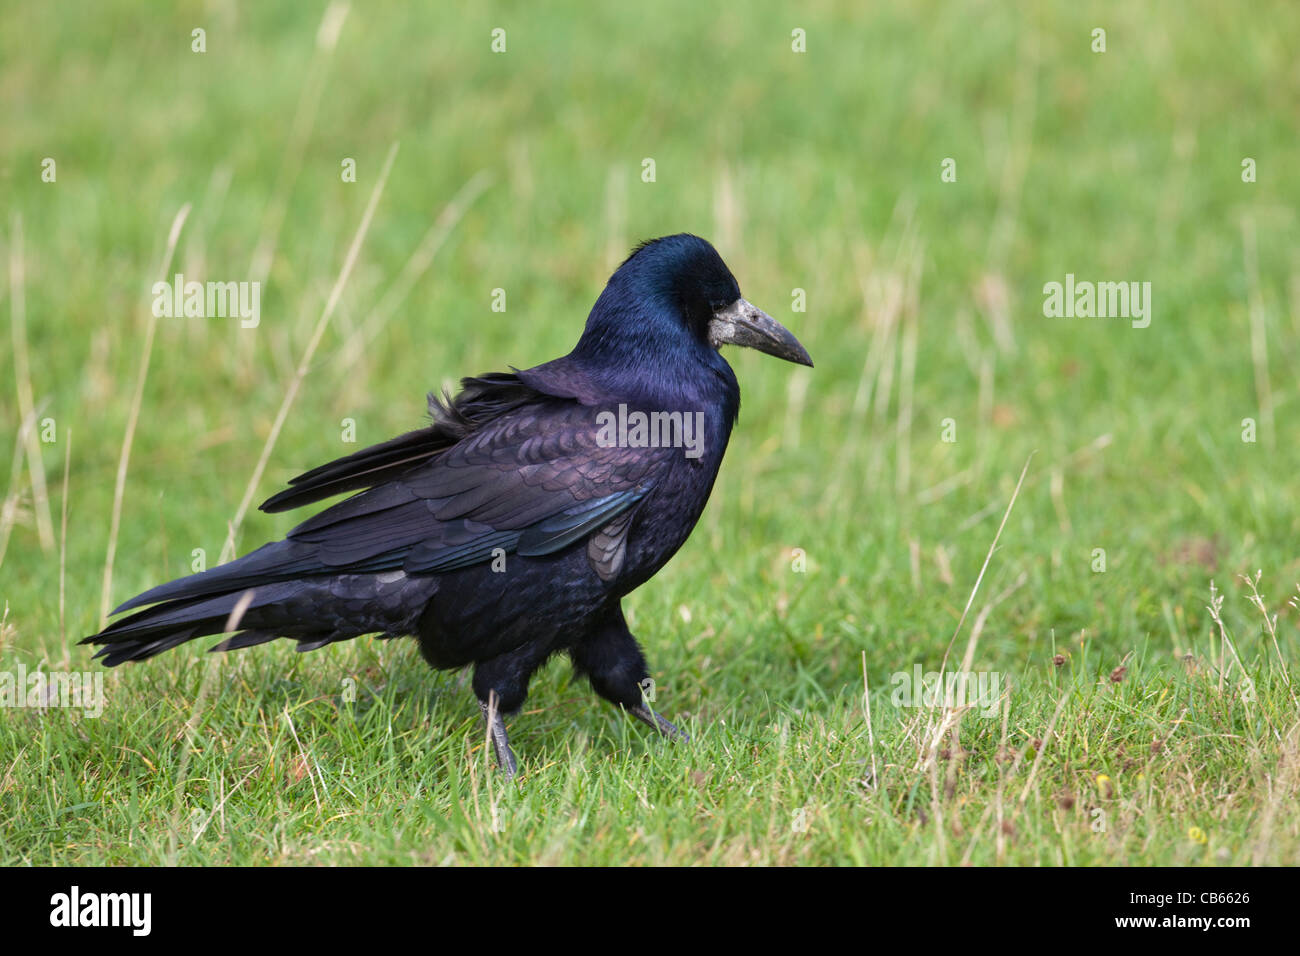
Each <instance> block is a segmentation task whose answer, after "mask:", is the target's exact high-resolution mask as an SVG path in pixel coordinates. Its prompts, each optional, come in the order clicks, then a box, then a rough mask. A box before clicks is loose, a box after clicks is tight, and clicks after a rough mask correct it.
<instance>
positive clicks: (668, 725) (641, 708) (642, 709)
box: [628, 704, 691, 741]
mask: <svg viewBox="0 0 1300 956" xmlns="http://www.w3.org/2000/svg"><path fill="white" fill-rule="evenodd" d="M628 713H630V714H631V715H632V716H633V717H635V718H636V719H637V720H639V721H641V722H642V723H646V724H649V725H650V726H651V727H653V728H654V729H655V730H657V731H659V733H661V734H662V735H663V736H665V737H667V738H668V739H669V740H685V741H689V740H690V739H691V735H690V734H688V733H687V732H686V731H684V730H681V729H680V728H678V727H677V726H676V725H675V724H673V722H672V721H670V720H667V719H665V718H663V717H661V716H659V715H658V714H656V713H655V712H654V711H653V710H651V709H650V708H649V707H647V706H646V705H645V704H638V705H637V706H635V707H633V708H631V709H630V710H629V711H628Z"/></svg>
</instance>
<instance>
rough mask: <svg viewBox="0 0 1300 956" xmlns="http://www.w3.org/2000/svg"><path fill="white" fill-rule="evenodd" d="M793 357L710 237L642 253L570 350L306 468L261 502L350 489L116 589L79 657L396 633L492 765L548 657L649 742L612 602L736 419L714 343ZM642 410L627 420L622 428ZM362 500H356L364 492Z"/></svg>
mask: <svg viewBox="0 0 1300 956" xmlns="http://www.w3.org/2000/svg"><path fill="white" fill-rule="evenodd" d="M727 344H731V345H744V346H749V347H751V348H756V349H758V350H760V351H762V352H766V353H768V354H769V355H775V356H777V357H778V358H783V359H787V360H789V361H791V362H797V363H799V364H801V365H809V366H810V365H812V360H811V359H810V358H809V357H808V353H807V352H806V351H804V348H803V346H802V345H800V344H799V342H798V341H797V340H796V339H795V337H794V336H793V335H791V334H790V332H789V331H788V330H787V329H785V328H784V327H783V326H782V325H780V324H779V323H778V322H777V321H776V320H775V319H773V318H772V317H771V316H769V315H767V314H765V313H764V312H762V311H760V310H759V309H757V308H755V307H754V306H752V305H750V304H749V303H748V302H746V301H745V300H744V299H743V298H741V296H740V288H739V286H738V285H737V284H736V280H735V278H734V277H733V276H732V274H731V272H730V270H728V268H727V266H726V265H725V264H724V263H723V261H722V259H721V257H720V256H719V255H718V253H717V252H716V251H715V250H714V248H713V246H711V245H710V244H709V243H708V242H706V241H705V240H703V239H700V238H699V237H697V236H692V235H686V234H683V235H676V236H668V237H665V238H662V239H655V240H652V241H650V242H646V243H643V244H642V245H640V246H638V247H637V248H636V250H634V251H633V253H632V254H631V255H630V256H629V257H628V258H627V260H626V261H625V262H624V263H623V264H622V265H621V266H619V268H618V271H616V272H615V273H614V275H613V276H612V277H611V278H610V280H609V283H608V284H607V285H606V286H605V290H604V291H603V292H602V293H601V295H600V298H599V299H597V300H596V304H595V306H593V308H592V310H591V314H590V315H589V316H588V317H587V326H586V329H585V330H584V331H583V333H582V338H581V339H579V340H578V344H577V346H576V347H575V348H574V349H573V351H572V352H570V353H569V354H568V355H566V356H564V357H563V358H559V359H556V360H554V361H552V362H547V363H545V364H544V365H538V366H536V367H535V368H530V369H527V370H525V371H519V370H515V371H513V372H511V373H508V374H507V373H493V374H488V375H482V376H479V377H477V378H466V379H464V380H463V381H462V383H461V386H462V390H461V392H460V393H459V394H458V395H456V396H455V398H451V397H450V396H444V397H442V398H439V397H437V396H436V395H432V394H431V395H430V396H429V410H430V413H431V415H432V418H433V422H432V424H430V425H429V426H428V427H426V428H422V429H420V430H418V431H413V432H409V433H407V434H405V435H402V436H400V437H398V438H394V439H392V440H391V441H387V442H384V443H383V444H380V445H375V446H374V447H371V448H367V449H364V450H363V451H359V452H357V453H355V454H352V455H348V456H347V457H345V458H340V459H338V460H337V461H333V462H330V463H329V464H327V465H322V466H321V467H319V468H315V469H313V470H311V471H309V472H307V473H306V474H304V475H300V476H299V477H297V478H295V479H293V481H292V482H290V487H289V488H287V489H285V490H284V491H281V492H280V493H279V494H277V495H275V496H274V497H272V498H270V499H269V500H267V501H266V502H265V503H264V504H263V505H262V510H263V511H268V512H278V511H287V510H289V509H291V508H297V507H299V506H301V505H306V504H311V503H312V502H316V501H319V500H321V499H323V498H328V497H331V496H333V495H336V494H338V493H340V492H346V491H360V493H359V494H355V495H353V496H352V497H350V498H347V499H345V500H344V501H341V502H339V503H337V504H335V505H333V506H332V507H330V508H327V509H326V510H324V511H322V512H320V513H319V514H317V515H315V516H314V517H311V518H309V519H307V520H306V521H304V522H303V523H302V524H300V525H298V527H296V528H294V529H293V530H292V531H290V532H289V535H288V537H287V538H286V539H285V540H283V541H276V542H273V543H271V544H267V545H264V546H263V547H261V548H258V549H257V550H256V551H253V552H251V553H250V554H247V555H245V556H244V557H242V558H239V559H238V560H235V561H232V562H230V563H228V564H223V565H221V566H219V567H215V568H212V569H210V570H207V571H204V572H202V573H200V574H195V575H191V576H190V577H185V578H180V579H178V580H175V581H172V582H170V583H167V584H163V585H160V586H158V587H155V588H153V589H152V590H149V591H146V592H144V593H143V594H141V595H139V596H137V597H134V598H132V599H131V600H129V601H127V602H126V603H125V604H123V605H121V606H120V607H118V608H117V610H115V611H114V612H113V613H114V614H118V613H121V612H122V611H127V610H130V609H132V608H140V607H144V606H145V605H150V606H149V607H147V608H146V609H145V610H140V611H136V613H134V614H131V615H130V616H128V617H124V618H122V619H120V620H118V621H116V622H114V623H113V624H110V625H109V626H108V627H106V628H104V630H103V631H101V632H100V633H98V634H95V635H93V636H91V637H88V638H86V639H85V640H84V641H82V643H83V644H86V643H93V644H104V645H106V646H105V647H103V648H102V649H101V650H100V651H99V652H98V653H97V654H96V655H95V656H96V657H103V658H104V663H105V664H107V665H108V666H110V667H112V666H115V665H117V664H121V663H122V662H123V661H138V660H144V659H145V658H148V657H152V656H153V655H154V654H157V653H159V652H160V651H165V650H167V649H168V648H172V647H175V646H177V645H178V644H182V643H184V642H186V641H188V640H191V639H193V638H196V637H202V636H204V635H209V634H222V633H228V632H235V633H233V634H232V636H230V637H229V638H227V639H226V640H224V641H222V642H221V643H220V644H218V645H217V646H216V647H214V648H213V650H229V649H233V648H238V647H249V646H251V645H254V644H261V643H264V642H266V641H270V640H274V639H275V638H277V637H286V638H292V639H294V640H296V641H297V642H298V648H297V649H298V650H300V651H307V650H313V649H315V648H318V647H323V646H324V645H326V644H330V643H333V642H334V641H343V640H349V639H351V638H354V637H359V636H361V635H363V634H379V636H381V637H385V638H389V637H399V636H402V635H415V636H416V637H417V638H418V639H419V642H420V650H421V652H422V653H423V655H424V657H425V659H426V660H427V661H428V662H429V664H430V665H431V666H433V667H435V668H440V669H441V668H460V667H466V666H469V665H473V667H474V679H473V686H474V693H475V694H476V695H477V696H478V700H479V706H480V707H481V708H482V710H483V715H484V717H485V719H486V720H487V722H488V728H489V731H490V736H491V739H492V741H493V745H494V747H495V750H496V756H497V760H498V762H499V764H500V766H501V767H502V768H503V769H504V770H505V771H506V772H507V773H508V774H511V775H513V774H514V773H515V771H516V769H517V764H516V761H515V756H514V754H513V753H512V752H511V750H510V745H509V742H508V740H507V737H506V729H505V723H504V721H503V720H502V714H503V713H504V714H509V713H513V712H514V711H516V710H518V709H519V707H520V706H521V705H522V704H523V702H524V699H525V697H526V696H527V693H528V682H529V679H530V677H531V676H532V674H533V673H534V672H535V671H536V670H537V669H538V668H539V667H541V666H542V664H543V663H544V662H545V661H546V660H547V658H549V657H550V656H551V655H552V654H555V653H557V652H559V651H563V652H565V653H567V654H568V655H569V657H570V658H571V659H572V661H573V665H574V668H575V670H576V671H577V672H578V673H580V674H584V675H586V677H587V678H588V680H590V682H591V685H592V687H593V688H594V689H595V691H596V693H598V694H600V695H601V696H602V697H604V698H605V699H607V700H609V701H611V702H612V703H614V704H616V705H618V706H621V707H623V708H624V709H626V710H627V711H628V713H630V714H632V715H633V716H635V717H637V718H639V719H640V720H643V721H645V722H646V723H647V724H649V725H650V726H652V727H654V728H655V729H656V730H657V731H659V732H660V733H661V734H663V735H665V736H667V737H671V738H676V737H684V736H685V735H684V734H682V733H681V732H680V731H679V730H678V729H677V728H676V727H674V726H673V725H672V724H671V723H669V722H668V721H667V720H665V719H664V718H663V717H661V716H659V715H658V714H656V713H654V712H653V711H652V710H651V709H650V708H649V707H648V706H647V704H646V698H645V695H644V693H643V686H644V685H645V682H646V681H647V679H648V676H649V671H648V669H647V667H646V662H645V658H644V656H643V655H642V653H641V649H640V647H639V646H638V644H637V642H636V639H635V638H634V637H633V636H632V634H631V632H630V631H629V630H628V626H627V622H626V621H625V620H624V618H623V612H622V609H621V608H620V601H621V600H622V598H623V595H625V594H627V593H629V592H630V591H632V590H634V589H635V588H637V587H639V586H640V585H641V584H643V583H644V582H645V581H646V580H648V579H649V578H650V577H651V576H652V575H653V574H654V573H655V572H656V571H658V570H659V569H660V568H661V567H663V565H664V564H665V563H666V562H667V561H668V559H669V558H671V557H672V556H673V554H674V553H675V552H676V551H677V549H678V548H680V547H681V546H682V543H683V542H685V540H686V538H687V536H688V535H689V534H690V532H691V529H692V528H693V527H694V526H695V522H696V520H697V519H698V518H699V516H700V513H701V512H702V511H703V510H704V505H705V502H706V501H707V500H708V497H709V492H710V491H711V490H712V488H713V482H714V479H715V478H716V477H717V474H718V467H719V465H720V464H721V463H722V455H723V452H724V451H725V450H726V447H727V439H728V437H729V435H730V433H731V427H732V425H733V423H734V422H735V420H736V414H737V412H738V411H739V409H740V388H739V386H738V385H737V383H736V376H735V373H734V372H733V371H732V369H731V366H730V365H728V364H727V362H726V360H725V359H723V357H722V356H721V355H720V354H719V352H718V349H719V347H721V346H723V345H727ZM642 416H644V417H642ZM362 489H365V490H362Z"/></svg>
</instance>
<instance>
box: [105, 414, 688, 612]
mask: <svg viewBox="0 0 1300 956" xmlns="http://www.w3.org/2000/svg"><path fill="white" fill-rule="evenodd" d="M596 415H597V412H596V410H595V409H593V408H591V407H588V406H584V405H580V404H578V403H577V402H574V401H569V400H564V399H555V398H539V399H538V400H537V401H535V402H532V403H529V404H527V405H523V406H519V407H516V408H514V409H512V410H510V411H508V412H506V413H504V414H501V415H499V416H498V417H497V418H495V419H492V420H491V421H488V422H487V423H485V424H482V425H480V426H478V427H477V428H476V430H475V431H474V432H472V433H471V434H470V435H468V436H466V437H465V438H463V439H462V440H461V441H459V442H457V443H456V444H454V445H451V446H450V447H444V448H441V449H440V450H438V451H436V452H433V453H432V454H431V455H429V456H427V457H426V458H425V459H424V460H419V461H417V462H416V463H415V464H414V465H410V466H407V467H406V468H405V469H404V470H403V471H402V472H401V474H400V476H398V477H395V478H390V479H389V480H387V481H385V482H384V483H383V484H380V485H376V486H375V487H373V488H370V489H369V490H367V491H363V492H361V493H360V494H356V495H353V496H352V497H351V498H348V499H345V500H344V501H341V502H339V503H338V504H336V505H334V506H332V507H330V508H327V509H326V510H325V511H322V512H321V513H320V514H317V515H315V516H314V517H312V518H309V519H308V520H306V521H304V522H303V523H302V524H300V525H298V527H296V528H294V529H293V530H292V531H291V532H289V535H288V537H287V538H286V539H285V540H284V541H279V542H275V543H273V544H268V545H266V546H265V547H262V548H259V549H258V550H257V551H253V552H250V553H249V554H247V555H244V556H243V557H242V558H239V559H238V560H236V561H232V562H231V563H229V564H224V565H219V566H218V567H215V568H211V569H209V570H207V571H205V572H202V573H200V574H195V575H191V576H190V577H186V578H180V579H178V580H176V581H170V582H168V583H166V584H162V585H159V586H158V587H156V588H152V589H151V590H149V591H146V592H144V593H143V594H140V595H137V596H136V597H134V598H132V599H131V600H130V601H128V602H126V603H125V604H123V605H122V606H121V607H119V608H118V609H117V611H115V612H114V613H118V612H121V611H125V610H129V609H131V608H134V607H141V606H143V605H146V604H154V603H157V602H159V601H165V600H178V599H184V600H198V599H201V598H203V597H205V596H208V595H214V594H223V593H228V592H230V591H233V590H236V589H239V588H253V587H265V586H266V585H268V584H271V583H274V582H280V581H293V580H298V579H303V578H312V577H319V576H335V575H340V574H377V573H384V572H394V571H404V572H407V573H409V574H437V573H440V572H445V571H453V570H456V569H457V568H464V567H469V566H470V565H474V564H480V563H484V562H487V561H490V560H492V558H493V557H494V556H495V555H496V554H497V553H498V550H497V549H500V550H501V551H504V552H505V553H507V554H512V553H513V554H520V555H525V556H540V555H546V554H551V553H553V552H556V551H559V550H561V549H563V548H565V547H567V546H568V545H570V544H573V543H574V542H577V541H579V540H580V539H582V538H584V537H586V536H587V535H593V534H594V533H596V532H599V534H595V537H598V538H600V539H601V545H600V551H599V553H596V552H591V551H589V552H588V553H589V555H590V560H591V561H592V566H593V568H595V569H596V570H597V572H598V573H599V574H600V575H601V577H602V578H603V579H605V580H608V579H609V578H610V577H613V576H615V575H616V574H617V570H618V567H619V566H620V565H621V563H622V557H623V556H622V541H621V537H622V536H625V534H626V525H618V526H617V527H620V528H621V531H619V532H618V533H617V534H615V535H614V536H613V538H611V532H612V531H613V530H614V528H612V527H611V526H615V525H617V522H618V519H619V518H620V516H623V515H628V514H630V513H631V511H632V509H633V508H634V506H635V505H636V503H637V502H638V501H640V500H641V499H642V498H643V497H644V496H645V495H646V494H647V493H648V492H649V491H650V489H651V488H653V487H654V486H655V485H656V484H657V483H658V482H659V481H661V480H662V479H663V477H664V476H665V474H666V473H667V471H668V469H669V468H670V467H671V462H672V459H673V457H674V456H675V455H680V454H681V452H680V450H674V449H671V448H632V447H626V446H624V447H618V446H614V447H606V446H605V445H604V444H602V443H601V442H600V441H599V440H598V439H599V437H600V429H599V428H598V427H597V424H596V421H597V419H596ZM390 446H391V443H390ZM384 447H385V446H378V448H379V449H382V448H384ZM368 451H372V452H374V457H372V458H368V457H367V454H366V452H362V453H360V454H359V455H356V456H352V457H351V460H352V461H354V462H361V461H367V460H371V461H373V460H377V459H380V458H382V457H383V456H384V455H385V454H386V453H385V452H382V451H376V450H368ZM327 467H328V466H327ZM602 536H603V537H602Z"/></svg>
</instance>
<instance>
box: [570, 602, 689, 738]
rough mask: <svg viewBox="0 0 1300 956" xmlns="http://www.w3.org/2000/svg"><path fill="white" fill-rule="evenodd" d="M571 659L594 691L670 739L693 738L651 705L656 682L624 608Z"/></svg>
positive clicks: (572, 652) (575, 649) (572, 651)
mask: <svg viewBox="0 0 1300 956" xmlns="http://www.w3.org/2000/svg"><path fill="white" fill-rule="evenodd" d="M569 656H570V657H571V658H573V666H574V669H575V670H577V671H578V673H580V674H584V675H586V677H587V679H588V680H589V681H591V686H592V689H594V690H595V691H596V693H597V694H599V695H600V696H601V697H604V698H605V699H606V700H608V701H609V702H610V703H612V704H615V705H617V706H619V707H622V708H623V709H624V710H626V711H627V712H628V713H629V714H631V715H632V716H633V717H635V718H636V719H637V720H640V721H642V722H644V723H646V724H648V725H649V726H651V727H653V728H654V729H655V730H656V731H658V732H659V733H660V734H662V735H663V736H665V737H667V738H668V739H669V740H690V739H691V738H690V737H689V736H688V735H687V734H686V733H685V732H684V731H682V730H679V729H678V728H677V727H676V726H675V725H674V724H673V723H672V722H671V721H668V720H666V719H664V718H663V717H661V716H660V715H659V714H657V713H655V711H654V709H653V708H652V707H651V706H650V705H651V703H652V702H653V701H654V681H653V680H651V679H650V673H649V669H648V668H647V667H646V662H645V655H643V654H642V653H641V648H640V647H639V646H638V645H637V642H636V638H635V637H633V636H632V632H631V631H629V630H628V628H627V622H626V621H625V620H624V619H623V612H622V610H621V609H619V608H615V609H614V613H613V615H611V616H610V617H609V618H608V619H606V621H605V622H604V623H603V624H602V625H601V626H600V627H599V628H597V629H596V630H595V631H594V632H592V634H591V635H590V636H589V637H588V638H587V639H586V640H584V641H582V642H581V643H579V644H577V645H575V646H574V647H572V648H570V649H569Z"/></svg>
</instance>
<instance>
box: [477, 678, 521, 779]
mask: <svg viewBox="0 0 1300 956" xmlns="http://www.w3.org/2000/svg"><path fill="white" fill-rule="evenodd" d="M478 706H479V710H481V711H483V720H484V722H485V723H486V724H487V734H488V739H489V740H490V741H492V749H493V750H495V751H496V755H497V766H498V767H500V768H501V771H502V773H504V774H505V775H506V779H511V778H513V777H514V775H515V774H517V773H518V772H519V761H518V760H516V759H515V752H514V751H513V750H511V749H510V738H509V737H508V736H507V735H506V722H505V721H504V720H502V719H501V711H499V710H497V695H496V694H495V693H494V694H492V695H491V696H490V698H489V699H488V700H480V701H479V702H478Z"/></svg>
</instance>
